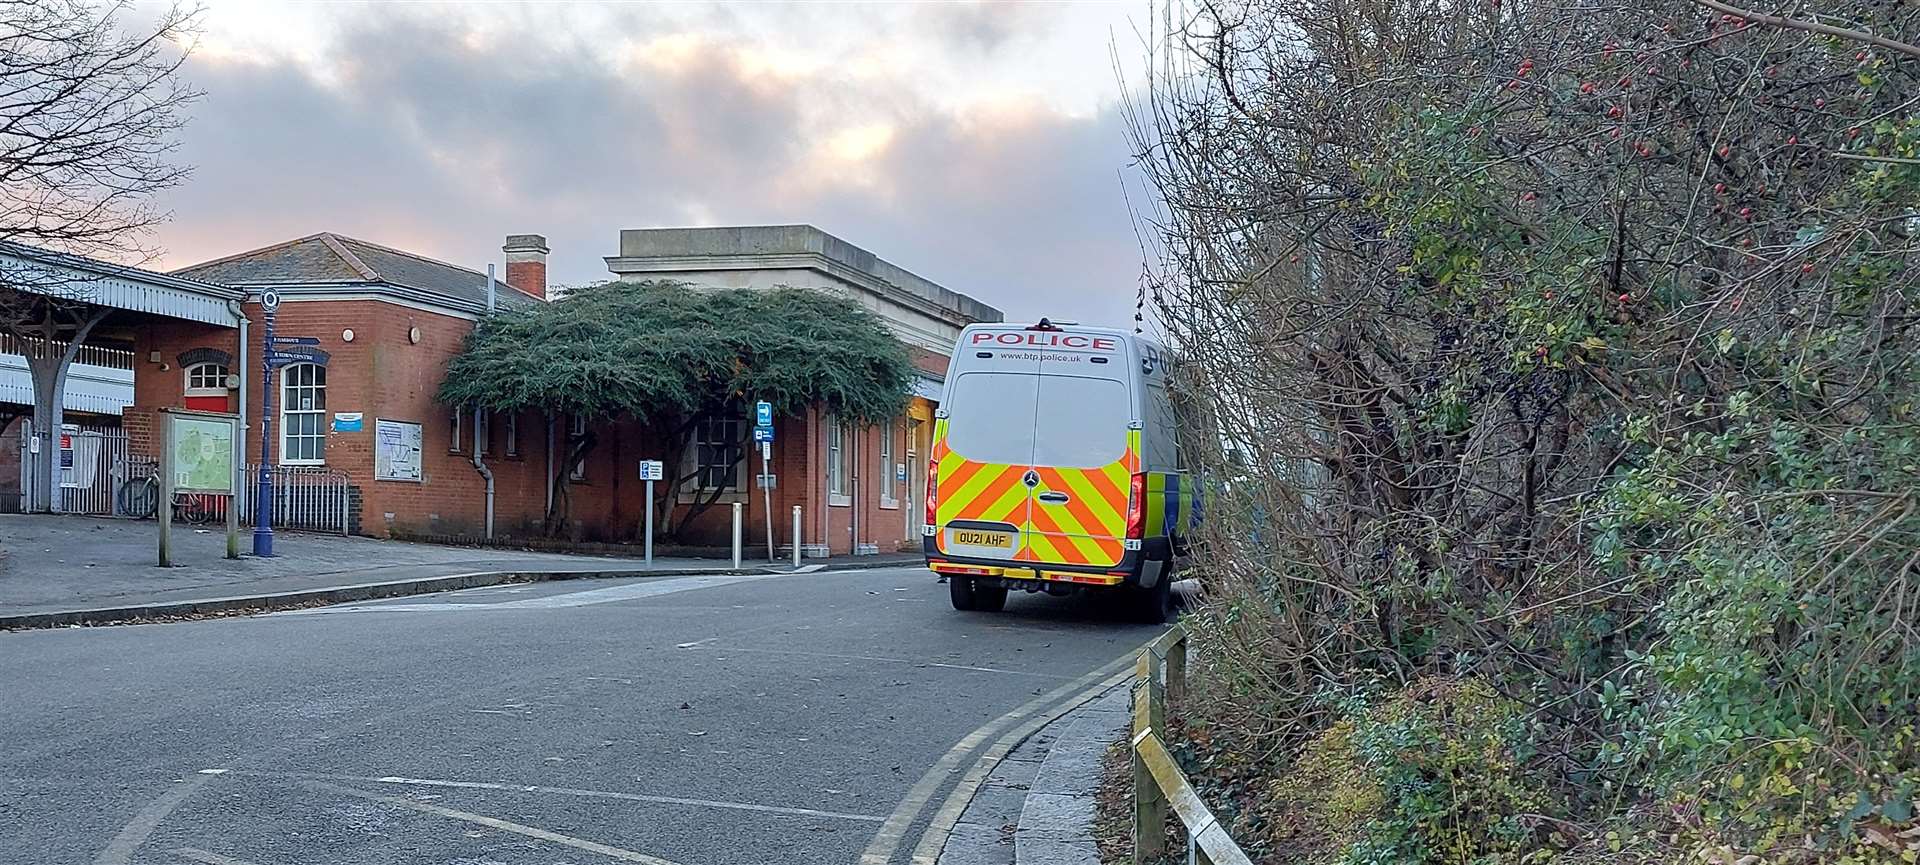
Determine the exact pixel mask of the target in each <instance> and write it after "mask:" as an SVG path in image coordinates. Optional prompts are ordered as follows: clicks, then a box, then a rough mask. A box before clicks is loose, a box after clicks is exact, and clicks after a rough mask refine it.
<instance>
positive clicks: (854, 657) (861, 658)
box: [676, 637, 1067, 679]
mask: <svg viewBox="0 0 1920 865" xmlns="http://www.w3.org/2000/svg"><path fill="white" fill-rule="evenodd" d="M717 639H719V637H714V638H712V639H706V640H701V641H700V642H699V643H682V644H680V645H679V646H677V647H676V648H681V649H690V648H693V647H695V646H700V645H702V644H704V643H711V642H713V641H714V640H717ZM710 648H712V649H713V650H714V651H716V652H753V653H758V654H762V655H796V656H799V657H803V658H832V659H834V660H839V661H876V662H879V663H883V664H912V665H913V666H916V667H941V668H944V669H948V670H972V671H973V672H976V673H1007V674H1010V675H1014V676H1035V677H1038V678H1042V679H1065V678H1067V677H1066V676H1060V675H1056V674H1053V673H1036V672H1033V671H1032V670H1008V669H1004V668H1001V667H970V666H968V665H966V664H942V663H939V662H937V661H918V660H914V659H913V658H888V657H882V656H880V655H840V654H835V653H833V652H807V651H802V650H800V649H747V648H742V647H740V646H712V647H710Z"/></svg>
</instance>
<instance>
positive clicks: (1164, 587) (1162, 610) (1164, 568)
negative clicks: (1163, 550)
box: [1133, 563, 1173, 625]
mask: <svg viewBox="0 0 1920 865" xmlns="http://www.w3.org/2000/svg"><path fill="white" fill-rule="evenodd" d="M1159 568H1160V579H1159V580H1157V581H1155V582H1154V584H1153V588H1151V589H1142V588H1135V589H1134V590H1133V616H1134V618H1135V619H1137V620H1139V621H1141V622H1145V623H1147V624H1149V625H1159V624H1164V623H1165V622H1166V621H1167V620H1168V619H1171V618H1173V568H1172V567H1170V566H1168V565H1166V564H1165V563H1161V564H1160V565H1159Z"/></svg>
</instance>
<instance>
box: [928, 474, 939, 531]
mask: <svg viewBox="0 0 1920 865" xmlns="http://www.w3.org/2000/svg"><path fill="white" fill-rule="evenodd" d="M939 514H940V467H939V466H937V465H933V466H928V467H927V525H930V526H937V525H939V524H940V523H939V519H938V518H939Z"/></svg>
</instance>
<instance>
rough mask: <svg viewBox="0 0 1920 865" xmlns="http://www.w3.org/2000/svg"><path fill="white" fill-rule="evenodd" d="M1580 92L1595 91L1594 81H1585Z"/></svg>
mask: <svg viewBox="0 0 1920 865" xmlns="http://www.w3.org/2000/svg"><path fill="white" fill-rule="evenodd" d="M1580 92H1581V93H1592V92H1593V82H1591V81H1589V82H1587V83H1585V84H1582V85H1580Z"/></svg>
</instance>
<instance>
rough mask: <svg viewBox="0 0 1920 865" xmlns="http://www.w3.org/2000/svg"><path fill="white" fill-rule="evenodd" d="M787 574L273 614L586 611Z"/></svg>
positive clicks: (720, 576) (675, 580) (680, 579)
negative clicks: (515, 597)
mask: <svg viewBox="0 0 1920 865" xmlns="http://www.w3.org/2000/svg"><path fill="white" fill-rule="evenodd" d="M782 576H788V575H786V574H714V575H712V576H698V577H675V578H671V579H664V580H662V579H654V580H647V581H645V582H638V583H632V584H629V585H624V586H609V587H607V588H604V589H588V590H586V591H579V592H567V593H564V594H557V595H546V596H543V597H537V598H522V599H520V600H517V601H502V602H500V603H497V604H490V603H466V604H463V603H455V602H452V601H439V602H426V603H419V602H416V603H408V604H384V603H377V602H376V603H363V604H348V605H342V606H334V607H314V608H312V609H307V610H286V611H284V612H279V613H275V614H274V615H278V616H328V615H336V614H339V613H444V612H473V611H481V612H492V611H496V610H553V609H564V608H567V607H587V606H593V605H596V604H613V603H618V602H621V601H632V600H637V599H640V598H652V597H657V596H660V595H671V594H674V593H676V592H687V591H692V590H694V589H708V588H713V587H715V586H729V585H733V584H734V583H744V582H752V581H754V580H771V579H777V578H779V577H782Z"/></svg>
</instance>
